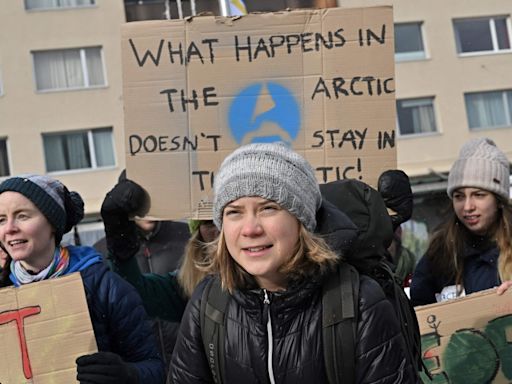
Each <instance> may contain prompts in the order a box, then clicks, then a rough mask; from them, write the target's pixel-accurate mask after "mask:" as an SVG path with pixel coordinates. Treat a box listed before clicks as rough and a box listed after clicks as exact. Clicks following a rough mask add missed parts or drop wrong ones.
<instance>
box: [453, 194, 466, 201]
mask: <svg viewBox="0 0 512 384" xmlns="http://www.w3.org/2000/svg"><path fill="white" fill-rule="evenodd" d="M463 198H464V195H461V194H460V193H454V194H453V200H456V201H460V200H462V199H463Z"/></svg>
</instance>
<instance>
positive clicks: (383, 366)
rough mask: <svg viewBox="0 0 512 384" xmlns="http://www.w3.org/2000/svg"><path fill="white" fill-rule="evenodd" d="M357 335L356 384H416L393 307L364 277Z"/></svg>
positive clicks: (382, 293) (374, 283)
mask: <svg viewBox="0 0 512 384" xmlns="http://www.w3.org/2000/svg"><path fill="white" fill-rule="evenodd" d="M357 333H358V339H357V343H356V383H358V384H370V383H371V384H391V383H393V384H399V383H400V384H407V383H416V382H417V378H416V375H415V374H414V373H413V369H412V366H411V365H410V363H409V362H408V358H407V357H406V349H405V341H404V339H403V336H402V333H401V331H400V325H399V323H398V319H397V317H396V314H395V311H394V309H393V306H392V304H391V302H389V301H388V300H387V299H386V298H385V296H384V292H383V291H382V289H381V288H380V286H379V285H378V283H377V282H375V281H374V280H372V279H370V278H368V277H365V276H361V285H360V289H359V320H358V329H357Z"/></svg>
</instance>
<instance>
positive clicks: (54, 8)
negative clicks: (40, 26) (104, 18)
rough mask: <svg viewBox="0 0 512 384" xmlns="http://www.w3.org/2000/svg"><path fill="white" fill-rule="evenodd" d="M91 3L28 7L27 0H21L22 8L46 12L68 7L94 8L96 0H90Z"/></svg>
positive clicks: (29, 10)
mask: <svg viewBox="0 0 512 384" xmlns="http://www.w3.org/2000/svg"><path fill="white" fill-rule="evenodd" d="M91 1H92V4H86V5H64V6H59V5H58V6H55V7H51V6H50V7H37V8H28V7H27V0H23V8H24V9H25V11H27V12H47V11H61V10H68V9H89V8H95V7H97V6H98V4H97V3H96V0H91Z"/></svg>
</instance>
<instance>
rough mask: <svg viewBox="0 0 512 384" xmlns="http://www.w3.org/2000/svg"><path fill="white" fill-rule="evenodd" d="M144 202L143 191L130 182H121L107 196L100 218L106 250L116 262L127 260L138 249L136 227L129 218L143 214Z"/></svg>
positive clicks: (144, 194) (126, 180)
mask: <svg viewBox="0 0 512 384" xmlns="http://www.w3.org/2000/svg"><path fill="white" fill-rule="evenodd" d="M145 201H146V193H145V191H144V189H142V187H141V186H140V185H138V184H137V183H134V182H133V181H131V180H128V179H124V180H121V181H119V183H117V184H116V185H115V187H114V188H113V189H112V190H111V191H110V192H108V193H107V195H106V196H105V200H103V204H102V205H101V217H102V218H103V223H104V225H105V234H106V241H107V249H108V251H109V254H110V256H111V257H113V258H114V259H118V260H127V259H129V258H130V257H132V256H133V255H134V254H135V253H136V252H137V250H138V249H139V240H138V237H137V227H136V225H135V223H134V222H133V221H132V220H130V217H132V216H134V215H135V214H137V213H140V211H141V210H142V209H143V206H144V203H145Z"/></svg>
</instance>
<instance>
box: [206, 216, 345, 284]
mask: <svg viewBox="0 0 512 384" xmlns="http://www.w3.org/2000/svg"><path fill="white" fill-rule="evenodd" d="M210 252H211V258H210V262H209V264H208V265H207V266H206V268H205V269H206V270H207V271H209V272H211V273H219V275H220V279H221V282H222V287H223V288H224V289H227V290H228V291H229V292H231V293H232V292H233V290H234V289H245V288H253V287H256V286H257V284H256V282H255V279H254V278H253V276H252V275H250V274H249V273H247V272H246V271H245V270H244V269H243V268H242V267H241V266H240V265H239V264H238V263H237V262H236V261H235V260H234V259H233V258H232V257H231V255H230V254H229V251H228V249H227V246H226V240H225V237H224V232H223V231H221V233H220V235H219V237H218V239H217V240H216V241H215V242H213V243H212V244H211V251H210ZM337 261H339V256H337V255H336V254H335V253H334V252H333V251H331V249H330V248H329V247H328V245H327V244H326V243H325V241H324V240H323V239H321V238H320V237H318V236H316V235H314V234H312V233H311V232H309V231H308V230H307V229H306V228H305V227H304V226H303V225H302V223H301V224H300V229H299V241H298V243H297V246H296V248H295V250H294V252H293V254H292V255H291V257H290V259H289V260H288V261H287V262H286V263H284V264H283V265H282V266H281V267H280V269H279V272H281V273H283V274H285V275H287V276H288V278H289V280H296V279H300V278H303V277H313V276H316V275H318V274H322V273H324V272H325V271H327V270H329V269H331V268H333V267H334V265H335V263H336V262H337Z"/></svg>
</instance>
